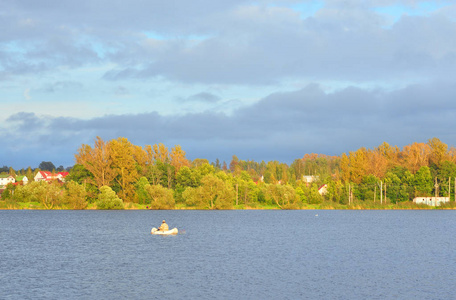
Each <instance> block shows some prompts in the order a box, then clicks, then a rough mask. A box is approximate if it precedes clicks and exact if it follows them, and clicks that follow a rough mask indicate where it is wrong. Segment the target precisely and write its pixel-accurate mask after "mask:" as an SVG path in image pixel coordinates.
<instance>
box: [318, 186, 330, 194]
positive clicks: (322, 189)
mask: <svg viewBox="0 0 456 300" xmlns="http://www.w3.org/2000/svg"><path fill="white" fill-rule="evenodd" d="M327 192H328V185H327V184H323V185H322V186H320V187H319V188H318V193H319V194H320V195H322V196H324V195H326V193H327Z"/></svg>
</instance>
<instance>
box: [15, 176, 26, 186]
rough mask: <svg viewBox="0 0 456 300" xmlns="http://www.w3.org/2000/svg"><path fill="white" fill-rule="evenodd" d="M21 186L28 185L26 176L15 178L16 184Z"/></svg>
mask: <svg viewBox="0 0 456 300" xmlns="http://www.w3.org/2000/svg"><path fill="white" fill-rule="evenodd" d="M21 181H22V184H23V185H26V184H27V183H28V178H27V176H16V182H21Z"/></svg>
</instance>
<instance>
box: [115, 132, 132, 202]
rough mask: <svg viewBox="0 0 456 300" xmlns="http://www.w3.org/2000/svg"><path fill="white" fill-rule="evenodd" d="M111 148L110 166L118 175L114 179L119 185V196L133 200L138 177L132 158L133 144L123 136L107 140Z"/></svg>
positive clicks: (126, 199) (125, 199)
mask: <svg viewBox="0 0 456 300" xmlns="http://www.w3.org/2000/svg"><path fill="white" fill-rule="evenodd" d="M109 146H110V149H111V159H112V166H113V168H114V169H115V170H116V173H117V174H118V176H116V178H115V180H116V182H117V183H118V184H119V185H120V188H121V190H120V192H119V196H120V198H121V199H122V200H124V201H133V199H134V194H135V193H134V183H135V182H136V181H137V179H138V173H137V172H136V168H135V160H134V159H133V153H132V152H133V145H132V144H131V143H130V142H129V141H128V139H126V138H124V137H119V138H118V139H117V140H112V141H110V142H109Z"/></svg>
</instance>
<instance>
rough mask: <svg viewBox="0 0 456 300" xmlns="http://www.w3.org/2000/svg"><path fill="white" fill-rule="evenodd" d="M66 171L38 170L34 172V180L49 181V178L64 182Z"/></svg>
mask: <svg viewBox="0 0 456 300" xmlns="http://www.w3.org/2000/svg"><path fill="white" fill-rule="evenodd" d="M68 174H69V173H68V172H59V173H57V174H56V173H51V172H49V171H39V172H38V173H36V175H35V178H34V180H35V181H51V180H59V181H61V182H65V177H67V176H68Z"/></svg>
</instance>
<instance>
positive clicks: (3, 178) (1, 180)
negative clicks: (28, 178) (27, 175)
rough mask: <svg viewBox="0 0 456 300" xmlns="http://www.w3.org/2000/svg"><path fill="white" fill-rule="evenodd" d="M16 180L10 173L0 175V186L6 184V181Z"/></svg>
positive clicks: (12, 181)
mask: <svg viewBox="0 0 456 300" xmlns="http://www.w3.org/2000/svg"><path fill="white" fill-rule="evenodd" d="M14 182H16V180H15V179H14V177H13V176H12V175H0V187H3V186H6V185H7V184H8V183H14Z"/></svg>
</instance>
